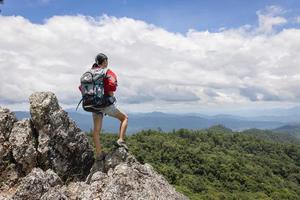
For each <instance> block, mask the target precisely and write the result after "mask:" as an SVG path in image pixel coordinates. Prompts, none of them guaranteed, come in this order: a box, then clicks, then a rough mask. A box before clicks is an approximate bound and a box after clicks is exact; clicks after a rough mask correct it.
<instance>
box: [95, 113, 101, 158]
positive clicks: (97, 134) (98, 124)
mask: <svg viewBox="0 0 300 200" xmlns="http://www.w3.org/2000/svg"><path fill="white" fill-rule="evenodd" d="M93 121H94V129H93V141H94V144H95V147H96V157H97V156H99V155H100V154H101V145H100V131H101V128H102V121H103V114H102V115H101V114H96V113H93Z"/></svg>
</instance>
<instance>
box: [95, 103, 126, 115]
mask: <svg viewBox="0 0 300 200" xmlns="http://www.w3.org/2000/svg"><path fill="white" fill-rule="evenodd" d="M119 112H121V111H120V110H119V108H118V107H117V105H116V102H115V103H113V104H111V105H109V106H107V107H104V108H101V109H100V110H99V111H98V112H93V115H102V117H103V114H105V115H109V116H111V117H115V118H117V114H118V113H119Z"/></svg>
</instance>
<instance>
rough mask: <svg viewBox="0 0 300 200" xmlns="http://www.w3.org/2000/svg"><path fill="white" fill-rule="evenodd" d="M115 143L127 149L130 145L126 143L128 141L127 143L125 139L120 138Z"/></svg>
mask: <svg viewBox="0 0 300 200" xmlns="http://www.w3.org/2000/svg"><path fill="white" fill-rule="evenodd" d="M115 145H116V146H117V147H124V148H125V150H126V151H128V147H127V145H126V143H125V141H124V140H120V139H119V140H117V142H116V143H115Z"/></svg>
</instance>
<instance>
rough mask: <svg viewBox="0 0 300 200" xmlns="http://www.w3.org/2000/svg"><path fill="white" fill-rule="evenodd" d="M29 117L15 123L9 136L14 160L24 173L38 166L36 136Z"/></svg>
mask: <svg viewBox="0 0 300 200" xmlns="http://www.w3.org/2000/svg"><path fill="white" fill-rule="evenodd" d="M33 132H34V130H33V129H32V126H31V121H30V120H29V119H23V120H21V121H18V122H16V123H15V124H14V126H13V129H12V130H11V134H10V137H9V143H10V145H11V149H12V155H13V158H14V162H15V163H17V164H18V166H19V167H20V170H21V171H22V172H23V173H24V174H28V173H30V172H31V170H32V169H33V168H34V167H36V166H37V151H36V144H37V141H36V138H35V137H34V135H33Z"/></svg>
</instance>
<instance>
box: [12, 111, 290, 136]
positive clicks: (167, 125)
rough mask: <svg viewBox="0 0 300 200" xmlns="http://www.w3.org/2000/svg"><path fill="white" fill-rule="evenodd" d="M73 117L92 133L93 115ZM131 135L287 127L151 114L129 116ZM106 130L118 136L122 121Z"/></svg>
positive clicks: (23, 114) (75, 114) (230, 117)
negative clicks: (148, 131) (217, 127)
mask: <svg viewBox="0 0 300 200" xmlns="http://www.w3.org/2000/svg"><path fill="white" fill-rule="evenodd" d="M15 113H16V115H17V118H18V119H22V118H28V117H29V116H30V114H29V112H23V111H16V112H15ZM68 114H69V116H70V117H71V118H72V119H73V120H74V121H75V122H76V124H77V125H78V126H79V127H80V128H81V129H82V130H84V131H87V132H89V131H90V130H91V129H92V116H91V114H90V113H85V114H83V113H80V112H74V111H69V112H68ZM128 116H129V126H128V128H127V131H128V134H132V133H135V132H138V131H141V130H145V129H160V130H163V131H172V130H173V129H175V130H177V129H180V128H186V129H203V128H208V127H211V126H214V125H218V124H221V125H223V126H226V127H228V128H230V129H232V130H238V131H239V130H245V129H249V128H259V129H275V128H278V127H280V126H283V125H286V123H284V122H281V121H272V120H270V121H264V120H256V119H253V118H246V117H241V116H235V115H225V114H219V115H214V116H208V115H201V114H199V116H197V115H195V114H194V115H193V114H170V113H163V112H151V113H129V114H128ZM103 130H104V131H105V132H112V133H117V132H118V130H119V122H118V120H117V119H114V118H111V117H104V123H103Z"/></svg>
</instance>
